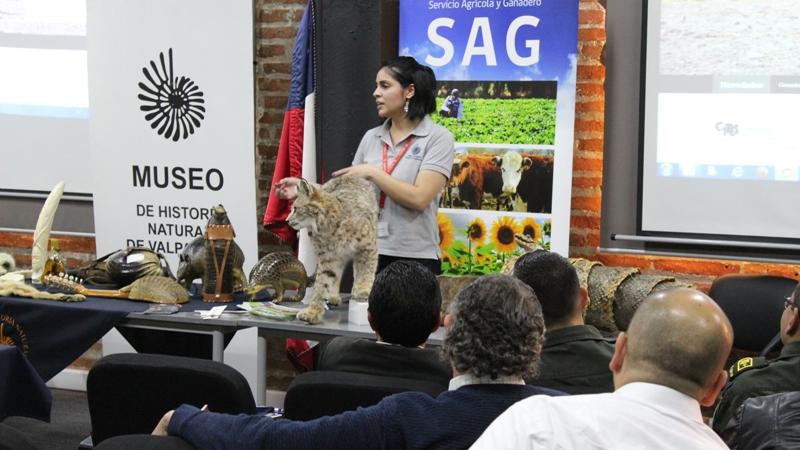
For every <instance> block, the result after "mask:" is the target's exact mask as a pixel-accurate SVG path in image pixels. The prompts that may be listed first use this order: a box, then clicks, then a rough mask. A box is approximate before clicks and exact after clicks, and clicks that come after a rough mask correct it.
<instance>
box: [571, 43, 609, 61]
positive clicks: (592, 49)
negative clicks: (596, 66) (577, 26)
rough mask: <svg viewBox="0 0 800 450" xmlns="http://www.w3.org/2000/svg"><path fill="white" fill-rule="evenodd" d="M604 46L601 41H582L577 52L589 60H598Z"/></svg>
mask: <svg viewBox="0 0 800 450" xmlns="http://www.w3.org/2000/svg"><path fill="white" fill-rule="evenodd" d="M604 48H605V45H604V43H602V42H584V43H582V44H581V45H580V47H579V50H578V54H579V55H580V56H583V57H584V58H588V59H590V60H594V61H599V60H600V58H601V57H602V56H603V49H604Z"/></svg>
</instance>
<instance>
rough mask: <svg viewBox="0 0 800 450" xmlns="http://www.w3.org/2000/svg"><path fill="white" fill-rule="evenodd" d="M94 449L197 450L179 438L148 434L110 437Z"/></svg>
mask: <svg viewBox="0 0 800 450" xmlns="http://www.w3.org/2000/svg"><path fill="white" fill-rule="evenodd" d="M94 448H95V450H195V448H194V447H192V445H191V444H189V443H188V442H186V441H184V440H183V439H181V438H179V437H175V436H150V435H147V434H126V435H124V436H114V437H110V438H108V439H106V440H105V441H103V442H101V443H100V445H98V446H97V447H94Z"/></svg>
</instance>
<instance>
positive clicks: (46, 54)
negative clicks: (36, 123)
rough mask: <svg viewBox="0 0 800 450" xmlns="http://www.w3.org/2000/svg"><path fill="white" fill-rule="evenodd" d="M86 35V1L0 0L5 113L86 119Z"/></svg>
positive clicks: (1, 105) (0, 92)
mask: <svg viewBox="0 0 800 450" xmlns="http://www.w3.org/2000/svg"><path fill="white" fill-rule="evenodd" d="M85 36H86V3H85V1H80V0H77V1H76V0H49V1H48V0H37V1H25V0H0V61H3V66H4V67H5V68H10V70H2V71H0V86H4V88H3V89H0V114H16V115H33V116H47V117H72V118H86V117H87V116H88V103H89V93H88V86H87V72H86V49H85V44H83V38H85ZM69 37H77V38H79V39H68V38H69ZM70 41H72V42H70ZM68 46H69V47H74V46H78V47H79V48H64V47H68ZM12 87H13V88H12Z"/></svg>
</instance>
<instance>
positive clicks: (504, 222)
mask: <svg viewBox="0 0 800 450" xmlns="http://www.w3.org/2000/svg"><path fill="white" fill-rule="evenodd" d="M438 221H439V239H440V240H439V250H440V252H441V254H442V273H443V274H445V275H447V274H450V275H468V274H472V275H484V274H489V273H496V272H500V271H501V270H503V267H504V265H506V263H508V262H513V261H514V260H515V259H516V257H518V256H520V255H522V254H523V253H525V252H527V251H531V250H534V249H537V248H543V249H547V250H549V249H550V219H537V218H536V217H534V216H532V215H528V214H513V213H509V214H501V215H496V214H492V213H488V212H483V213H477V212H476V213H472V214H469V215H467V214H459V213H453V212H450V211H445V210H439V216H438Z"/></svg>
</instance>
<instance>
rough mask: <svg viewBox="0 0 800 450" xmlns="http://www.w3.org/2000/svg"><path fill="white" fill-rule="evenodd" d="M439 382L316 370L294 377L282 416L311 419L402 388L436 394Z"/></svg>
mask: <svg viewBox="0 0 800 450" xmlns="http://www.w3.org/2000/svg"><path fill="white" fill-rule="evenodd" d="M444 390H445V387H444V386H442V385H441V384H439V383H434V382H431V381H421V380H409V379H406V378H396V377H385V376H379V375H365V374H360V373H350V372H337V371H328V370H317V371H313V372H306V373H304V374H301V375H298V376H297V377H295V379H294V381H292V384H290V385H289V389H288V390H287V391H286V398H285V399H284V401H283V406H284V417H286V418H287V419H292V420H310V419H316V418H317V417H322V416H329V415H334V414H339V413H341V412H344V411H351V410H354V409H356V408H358V407H359V406H370V405H374V404H376V403H378V402H380V401H381V399H383V398H384V397H386V396H389V395H392V394H396V393H398V392H404V391H418V392H424V393H426V394H428V395H431V396H434V397H435V396H437V395H439V394H440V393H441V392H442V391H444Z"/></svg>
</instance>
